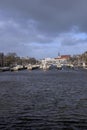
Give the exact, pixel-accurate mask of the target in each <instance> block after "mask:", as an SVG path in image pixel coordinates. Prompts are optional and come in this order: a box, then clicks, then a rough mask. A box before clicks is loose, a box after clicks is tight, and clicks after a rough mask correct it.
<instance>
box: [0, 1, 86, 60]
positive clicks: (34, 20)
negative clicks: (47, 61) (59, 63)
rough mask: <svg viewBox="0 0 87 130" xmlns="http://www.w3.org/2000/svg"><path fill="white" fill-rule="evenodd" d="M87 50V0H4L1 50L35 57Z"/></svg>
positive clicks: (0, 17)
mask: <svg viewBox="0 0 87 130" xmlns="http://www.w3.org/2000/svg"><path fill="white" fill-rule="evenodd" d="M85 51H87V0H0V52H4V53H8V52H16V53H17V54H18V55H19V56H29V57H35V58H39V59H41V58H44V57H56V56H58V52H59V53H60V54H70V55H74V54H81V53H84V52H85Z"/></svg>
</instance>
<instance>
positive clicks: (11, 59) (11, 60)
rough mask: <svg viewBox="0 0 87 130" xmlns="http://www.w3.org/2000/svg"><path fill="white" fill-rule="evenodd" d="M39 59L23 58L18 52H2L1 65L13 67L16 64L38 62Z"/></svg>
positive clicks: (0, 56)
mask: <svg viewBox="0 0 87 130" xmlns="http://www.w3.org/2000/svg"><path fill="white" fill-rule="evenodd" d="M37 62H38V60H36V59H35V58H29V57H27V58H23V57H19V56H18V55H17V54H16V53H8V54H6V55H4V53H0V67H3V66H7V67H12V66H15V65H26V64H36V63H37Z"/></svg>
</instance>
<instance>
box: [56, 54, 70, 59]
mask: <svg viewBox="0 0 87 130" xmlns="http://www.w3.org/2000/svg"><path fill="white" fill-rule="evenodd" d="M69 58H70V55H61V56H60V57H57V58H55V59H66V60H67V59H69Z"/></svg>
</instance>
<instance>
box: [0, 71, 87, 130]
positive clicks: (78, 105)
mask: <svg viewBox="0 0 87 130" xmlns="http://www.w3.org/2000/svg"><path fill="white" fill-rule="evenodd" d="M0 130H87V70H85V71H84V70H77V71H75V70H70V71H68V70H67V71H66V70H58V71H51V70H50V71H45V72H44V71H40V70H38V71H36V70H34V71H28V70H25V71H19V72H1V73H0Z"/></svg>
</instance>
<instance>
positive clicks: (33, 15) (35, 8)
mask: <svg viewBox="0 0 87 130" xmlns="http://www.w3.org/2000/svg"><path fill="white" fill-rule="evenodd" d="M86 5H87V0H73V1H72V0H15V1H14V0H1V1H0V8H1V9H4V10H7V11H9V13H10V15H11V17H12V15H13V14H15V15H16V16H17V19H18V17H21V19H22V20H25V21H26V20H28V19H33V20H35V21H36V22H37V26H38V29H39V30H40V31H41V32H43V33H45V34H46V35H51V34H52V35H56V34H57V33H58V32H61V31H69V30H70V29H71V28H72V27H73V26H74V25H76V26H78V27H79V29H80V30H81V31H87V27H86V26H87V17H86V14H87V7H86ZM23 22H24V21H23Z"/></svg>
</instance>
